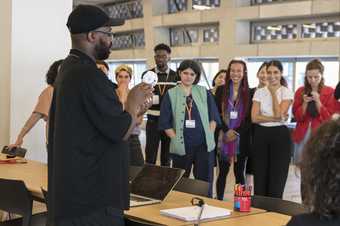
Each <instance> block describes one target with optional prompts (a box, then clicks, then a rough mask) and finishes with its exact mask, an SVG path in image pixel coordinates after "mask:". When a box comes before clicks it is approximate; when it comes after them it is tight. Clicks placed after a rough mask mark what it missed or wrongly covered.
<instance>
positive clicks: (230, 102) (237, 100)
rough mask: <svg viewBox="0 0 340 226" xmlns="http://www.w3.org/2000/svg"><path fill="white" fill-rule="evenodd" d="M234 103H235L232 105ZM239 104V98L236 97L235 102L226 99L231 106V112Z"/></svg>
mask: <svg viewBox="0 0 340 226" xmlns="http://www.w3.org/2000/svg"><path fill="white" fill-rule="evenodd" d="M234 102H236V103H235V104H234ZM239 103H240V98H239V97H237V99H236V101H230V99H229V98H228V104H229V105H230V106H231V108H232V110H235V108H236V107H237V106H238V104H239Z"/></svg>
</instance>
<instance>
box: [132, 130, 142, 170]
mask: <svg viewBox="0 0 340 226" xmlns="http://www.w3.org/2000/svg"><path fill="white" fill-rule="evenodd" d="M128 141H129V147H130V165H131V166H143V165H144V157H143V153H142V147H141V144H140V141H139V137H138V135H135V134H132V135H131V136H130V137H129V140H128Z"/></svg>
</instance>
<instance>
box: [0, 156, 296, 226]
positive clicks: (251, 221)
mask: <svg viewBox="0 0 340 226" xmlns="http://www.w3.org/2000/svg"><path fill="white" fill-rule="evenodd" d="M0 178H4V179H15V180H22V181H24V182H25V184H26V187H27V188H28V190H29V191H30V192H31V193H32V195H33V196H34V197H36V198H43V195H42V192H41V187H43V188H47V165H46V164H44V163H40V162H37V161H32V160H27V163H25V164H0ZM192 197H193V195H191V194H187V193H182V192H177V191H172V192H171V193H170V194H169V196H168V197H167V198H166V200H164V201H163V202H162V203H160V204H156V205H148V206H142V207H134V208H131V209H130V210H129V211H125V215H126V216H127V217H131V218H135V219H139V220H143V221H149V222H153V223H157V224H160V225H171V226H180V225H193V223H192V222H185V221H180V220H176V219H174V218H170V217H166V216H162V215H160V210H162V209H170V208H177V207H184V206H190V205H191V203H190V201H191V199H192ZM195 197H197V196H195ZM201 198H203V199H204V200H205V202H206V203H207V204H209V205H213V206H218V207H222V208H227V209H231V210H232V209H233V203H232V202H225V201H219V200H215V199H209V198H205V197H201ZM265 212H266V211H265V210H262V209H256V208H252V211H251V212H249V213H240V212H234V211H233V212H232V214H231V216H229V217H228V218H226V219H222V220H218V221H212V222H206V223H204V224H203V223H202V225H206V226H209V225H211V226H219V225H221V226H222V225H223V226H225V225H231V226H243V225H252V226H267V225H268V226H269V225H271V226H279V225H280V226H281V225H285V224H286V223H287V222H288V221H289V219H290V217H289V216H286V215H282V214H277V213H265Z"/></svg>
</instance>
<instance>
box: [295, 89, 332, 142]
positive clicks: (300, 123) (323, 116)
mask: <svg viewBox="0 0 340 226" xmlns="http://www.w3.org/2000/svg"><path fill="white" fill-rule="evenodd" d="M303 89H304V87H300V88H299V89H298V90H297V91H296V92H295V96H294V103H293V115H294V118H295V120H296V122H297V123H296V128H295V130H294V131H293V141H294V142H295V143H300V142H301V141H302V140H303V138H304V137H305V134H306V132H307V129H308V125H309V123H310V122H311V127H312V131H313V132H314V131H315V129H317V128H318V127H319V126H320V124H321V123H322V122H324V121H327V120H328V119H330V117H331V116H332V114H333V113H334V110H335V109H334V108H335V99H334V96H333V95H334V89H333V88H331V87H329V86H324V87H323V88H322V89H321V92H320V101H321V104H322V106H321V109H320V113H319V115H318V117H316V118H312V117H311V116H310V115H309V114H308V112H306V113H305V114H303V113H302V103H303Z"/></svg>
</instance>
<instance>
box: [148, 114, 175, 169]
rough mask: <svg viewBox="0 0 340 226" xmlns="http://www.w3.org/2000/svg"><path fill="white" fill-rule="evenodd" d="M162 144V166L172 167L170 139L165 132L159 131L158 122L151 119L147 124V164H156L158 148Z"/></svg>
mask: <svg viewBox="0 0 340 226" xmlns="http://www.w3.org/2000/svg"><path fill="white" fill-rule="evenodd" d="M159 142H161V166H170V159H169V146H170V138H169V137H168V136H167V135H166V134H165V132H164V131H159V130H158V120H157V119H149V118H148V121H147V122H146V144H145V162H146V163H149V164H155V163H156V160H157V153H158V146H159Z"/></svg>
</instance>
